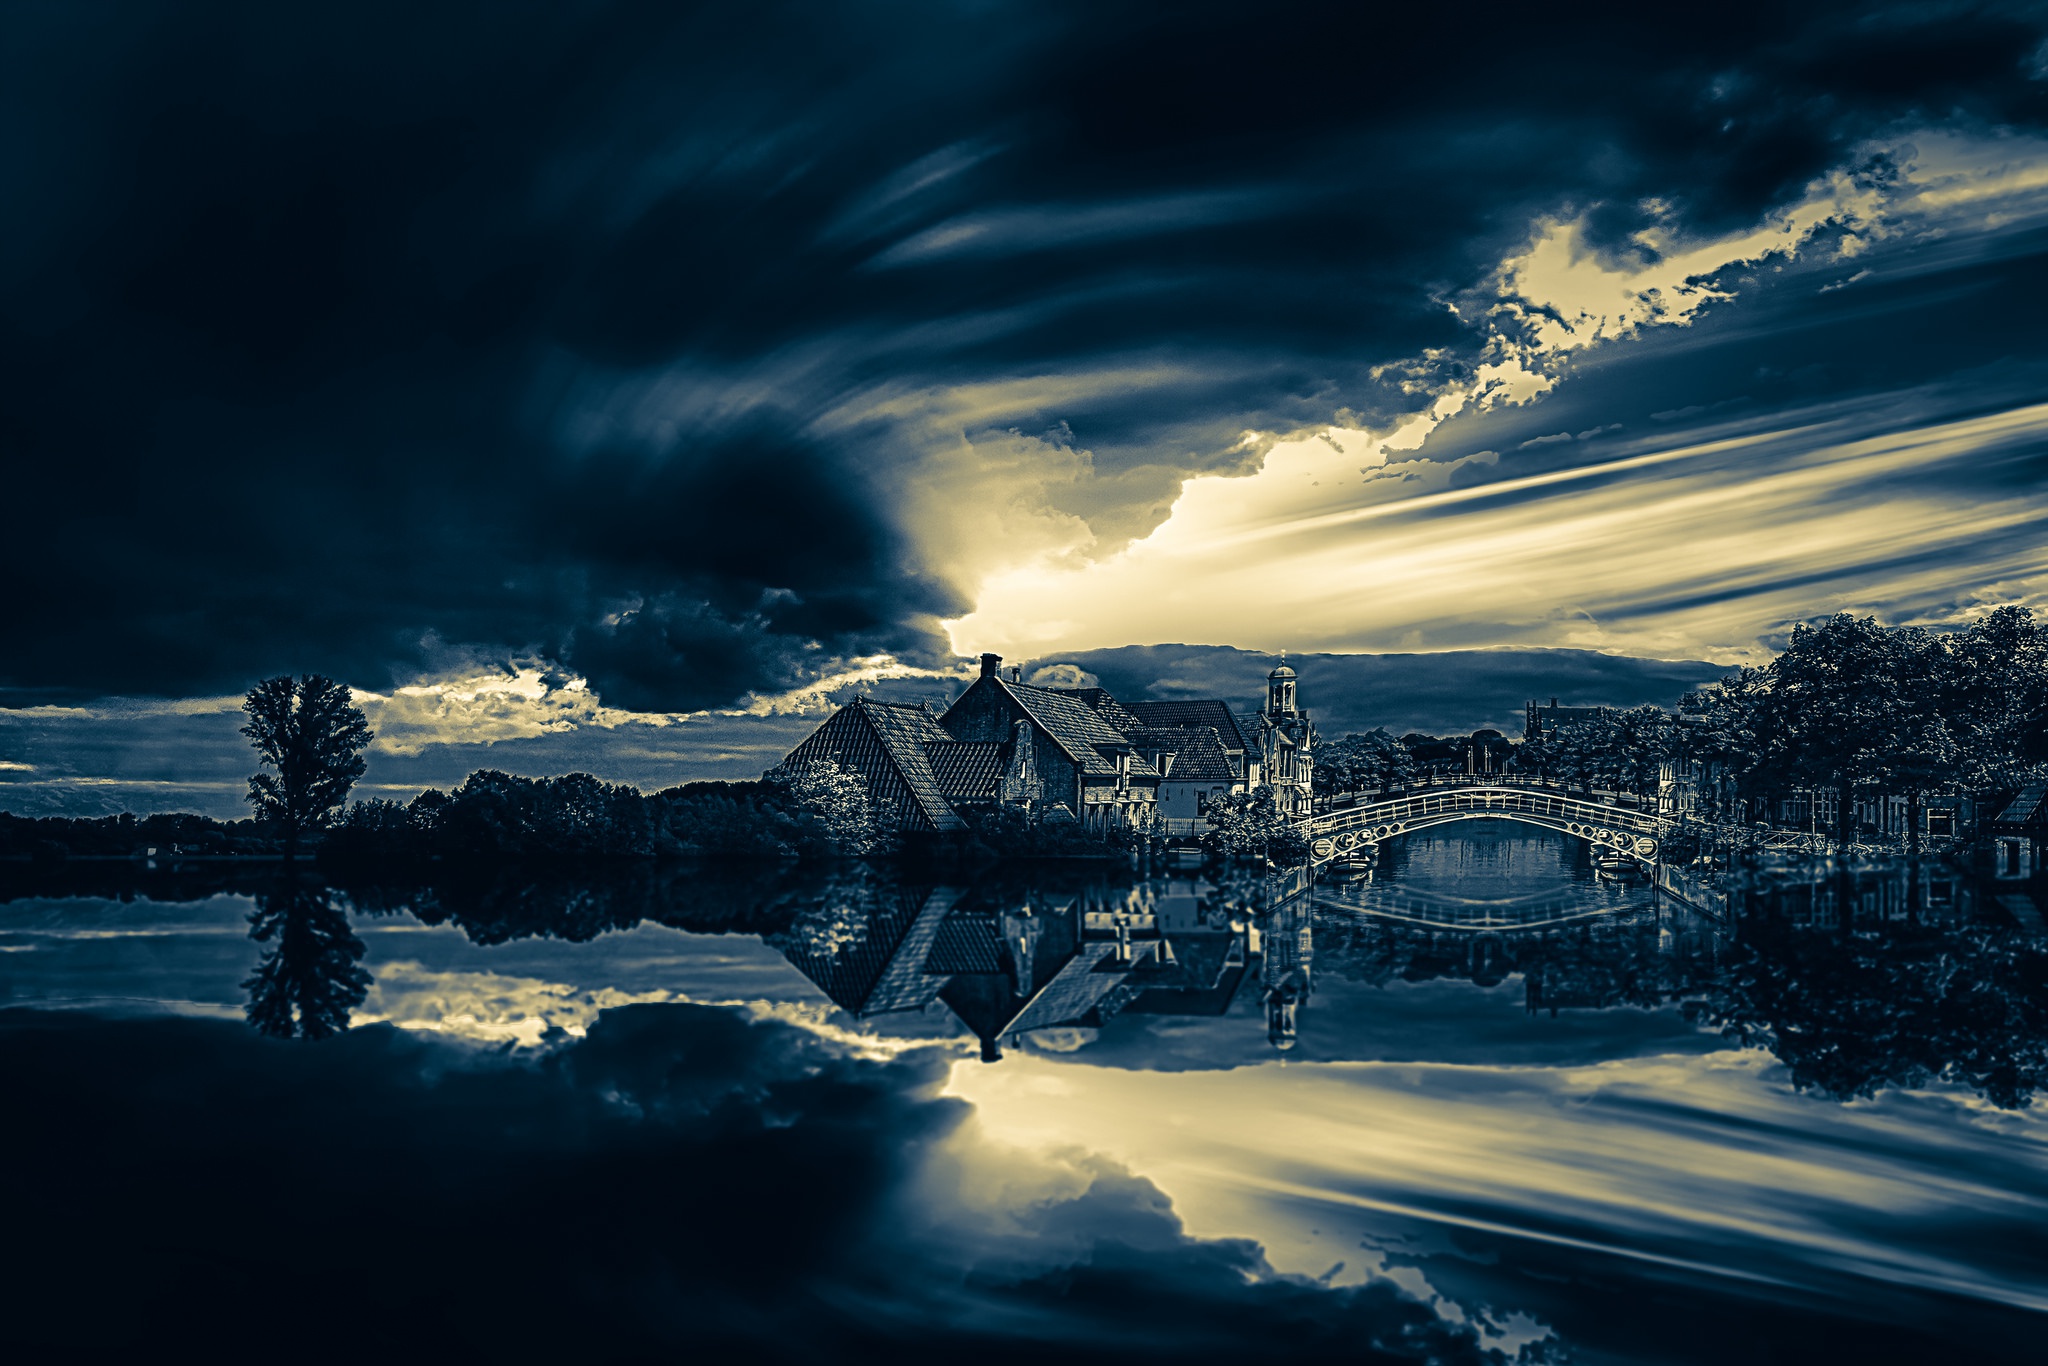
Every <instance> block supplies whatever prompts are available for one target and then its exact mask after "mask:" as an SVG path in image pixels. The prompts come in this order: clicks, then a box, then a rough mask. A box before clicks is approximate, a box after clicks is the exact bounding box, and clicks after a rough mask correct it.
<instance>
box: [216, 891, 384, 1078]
mask: <svg viewBox="0 0 2048 1366" xmlns="http://www.w3.org/2000/svg"><path fill="white" fill-rule="evenodd" d="M249 937H250V938H251V939H253V940H255V941H256V942H257V943H259V944H268V945H270V948H269V950H268V951H267V952H266V953H265V954H264V955H263V960H262V961H261V962H260V963H258V964H257V965H256V970H255V971H254V972H252V973H250V974H249V976H248V978H247V979H246V980H244V981H243V983H242V986H243V988H244V989H245V990H247V991H248V993H249V1003H248V1005H247V1006H246V1007H244V1013H245V1014H247V1015H248V1017H249V1023H250V1024H252V1025H254V1026H256V1028H257V1029H259V1030H261V1031H262V1032H263V1033H265V1034H269V1035H272V1036H274V1037H277V1038H283V1039H289V1038H291V1037H292V1036H293V1035H294V1034H296V1035H297V1036H298V1037H300V1038H303V1039H325V1038H331V1037H332V1036H334V1035H336V1034H339V1033H341V1032H342V1031H343V1030H345V1029H347V1028H348V1022H349V1016H350V1014H351V1012H353V1011H354V1010H355V1008H356V1007H357V1006H359V1005H361V1004H362V1003H363V998H364V997H365V996H366V995H367V994H368V993H369V989H370V974H369V973H368V972H366V971H364V970H363V968H362V965H361V959H362V956H363V941H362V940H360V939H358V938H357V937H356V935H355V931H354V930H353V929H352V928H351V927H350V925H349V922H348V916H347V915H346V914H344V913H343V912H342V911H340V910H338V909H336V907H335V905H334V902H333V901H332V899H331V898H330V897H329V895H328V892H327V889H326V888H325V887H321V886H317V885H315V884H312V883H306V882H301V881H299V880H298V879H296V878H294V877H293V876H291V875H290V874H286V876H285V877H284V879H283V880H282V881H281V882H280V883H279V884H278V885H277V886H276V887H275V888H273V889H272V890H270V891H267V892H261V893H258V894H257V897H256V909H255V910H254V911H252V912H251V913H250V915H249Z"/></svg>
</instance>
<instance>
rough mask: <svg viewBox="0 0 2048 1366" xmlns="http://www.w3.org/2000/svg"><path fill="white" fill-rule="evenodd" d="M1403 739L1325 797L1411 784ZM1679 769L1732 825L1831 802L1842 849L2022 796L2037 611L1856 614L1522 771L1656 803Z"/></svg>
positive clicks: (1528, 746)
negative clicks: (1926, 617)
mask: <svg viewBox="0 0 2048 1366" xmlns="http://www.w3.org/2000/svg"><path fill="white" fill-rule="evenodd" d="M1423 738H1427V737H1423ZM1405 739H1406V737H1404V740H1405ZM1404 740H1396V739H1394V738H1393V737H1391V736H1389V735H1388V734H1387V732H1386V731H1384V730H1376V731H1371V732H1368V733H1365V734H1354V735H1347V736H1344V737H1343V738H1342V739H1340V740H1337V741H1335V742H1333V743H1331V744H1327V745H1325V746H1323V747H1322V749H1321V750H1319V751H1318V752H1317V755H1316V770H1315V776H1316V785H1317V788H1318V790H1319V791H1321V792H1324V793H1326V794H1334V793H1340V792H1354V791H1366V790H1371V789H1375V788H1378V789H1387V788H1397V787H1401V786H1404V785H1405V784H1407V783H1410V782H1413V781H1414V780H1415V779H1416V778H1418V777H1419V776H1421V773H1422V766H1421V764H1420V763H1419V762H1418V761H1417V759H1416V756H1415V754H1414V753H1413V750H1412V747H1411V746H1410V745H1409V744H1407V743H1404ZM1672 760H1677V761H1680V762H1682V763H1686V764H1689V765H1692V766H1694V769H1695V771H1696V772H1697V773H1699V774H1701V775H1702V776H1703V777H1704V778H1706V781H1703V782H1701V783H1700V784H1699V786H1698V789H1697V790H1698V791H1699V794H1700V796H1701V797H1702V799H1703V800H1704V802H1705V803H1706V805H1707V808H1708V814H1710V815H1712V816H1714V817H1716V818H1719V819H1724V820H1743V819H1749V818H1754V817H1755V816H1757V815H1758V814H1759V813H1762V812H1766V811H1768V810H1769V809H1770V807H1771V806H1772V805H1773V804H1775V803H1776V802H1777V801H1779V800H1780V799H1782V798H1786V797H1791V796H1794V795H1797V794H1802V793H1811V792H1814V791H1821V792H1827V793H1831V794H1833V796H1834V806H1835V812H1836V831H1835V833H1836V834H1837V836H1838V837H1839V838H1843V839H1847V838H1850V837H1851V836H1853V834H1854V830H1853V826H1852V822H1853V820H1854V811H1855V805H1856V803H1857V802H1858V801H1859V800H1868V799H1871V798H1875V797H1879V796H1894V797H1902V798H1904V799H1905V801H1906V803H1907V828H1908V829H1909V830H1913V831H1917V830H1918V829H1919V827H1920V823H1921V822H1920V815H1919V809H1920V805H1921V802H1922V800H1923V799H1924V797H1925V796H1926V794H1928V793H1934V792H1962V793H1971V794H1976V795H1980V796H1983V795H1993V794H1999V793H2005V792H2011V791H2013V790H2015V789H2017V788H2019V787H2021V786H2022V785H2024V784H2025V783H2026V782H2028V781H2030V780H2036V779H2039V778H2040V777H2041V776H2043V774H2044V772H2048V635H2044V633H2043V631H2042V629H2041V626H2040V624H2039V623H2038V622H2036V621H2035V619H2034V615H2033V613H2032V612H2031V611H2030V610H2028V609H2027V608H2024V607H2001V608H1998V609H1997V610H1995V611H1993V612H1990V613H1988V614H1986V615H1985V616H1983V617H1981V618H1979V619H1978V620H1977V621H1975V622H1972V623H1971V624H1970V625H1968V626H1967V627H1964V628H1963V629H1961V630H1956V631H1947V632H1943V631H1933V630H1929V629H1927V628H1925V627H1918V626H1884V625H1881V624H1880V623H1879V622H1878V621H1877V620H1876V619H1875V618H1873V617H1857V616H1855V615H1853V614H1850V613H1842V614H1840V615H1837V616H1834V617H1832V618H1829V619H1828V620H1826V621H1824V622H1821V623H1819V624H1817V625H1809V624H1801V625H1798V626H1796V627H1794V628H1793V631H1792V635H1791V638H1790V639H1789V640H1788V641H1787V642H1786V646H1785V649H1784V650H1783V651H1782V652H1781V653H1780V654H1779V655H1777V656H1776V657H1775V658H1774V659H1772V660H1771V661H1770V662H1769V663H1768V664H1764V665H1759V666H1755V667H1743V668H1740V669H1736V670H1734V671H1733V672H1731V673H1729V674H1728V675H1726V676H1725V677H1723V678H1722V679H1721V681H1720V682H1719V683H1718V684H1715V685H1713V686H1710V687H1706V688H1701V689H1699V690H1697V691H1695V692H1691V693H1687V694H1686V695H1685V696H1684V697H1682V698H1680V699H1679V700H1678V705H1677V707H1676V708H1675V709H1674V710H1672V711H1666V710H1664V709H1663V708H1660V707H1656V706H1649V705H1645V706H1639V707H1631V708H1626V709H1614V710H1605V711H1602V712H1601V713H1600V714H1599V715H1597V716H1594V717H1591V718H1586V719H1583V720H1580V721H1578V722H1575V723H1573V724H1569V725H1565V726H1560V727H1558V728H1557V729H1556V730H1554V731H1551V732H1548V733H1545V734H1543V735H1539V736H1531V737H1529V738H1528V739H1525V740H1524V741H1523V742H1522V743H1521V744H1519V745H1516V746H1515V747H1514V750H1513V757H1512V759H1511V760H1510V761H1509V763H1510V767H1511V770H1512V771H1514V772H1516V773H1520V774H1524V775H1528V776H1535V777H1539V778H1542V779H1545V780H1547V781H1550V782H1554V783H1556V784H1558V785H1559V786H1562V787H1566V788H1580V789H1593V788H1600V789H1606V790H1610V791H1614V792H1623V793H1632V794H1635V795H1637V796H1639V797H1642V798H1644V799H1645V800H1654V799H1655V797H1656V795H1657V790H1658V783H1659V778H1660V772H1661V770H1662V768H1663V766H1664V765H1665V763H1666V762H1667V761H1672Z"/></svg>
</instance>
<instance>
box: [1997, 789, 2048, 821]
mask: <svg viewBox="0 0 2048 1366" xmlns="http://www.w3.org/2000/svg"><path fill="white" fill-rule="evenodd" d="M2044 808H2048V783H2028V784H2027V785H2026V786H2025V787H2023V788H2021V789H2020V790H2019V793H2018V794H2017V795H2016V796H2014V797H2013V799H2012V800H2011V801H2009V802H2007V803H2006V804H2005V810H2003V811H2001V812H1999V813H1998V815H1997V817H1996V818H1995V819H1994V821H1993V823H1994V824H1996V825H2028V824H2031V823H2032V822H2034V821H2036V820H2039V819H2042V818H2044V817H2048V809H2044Z"/></svg>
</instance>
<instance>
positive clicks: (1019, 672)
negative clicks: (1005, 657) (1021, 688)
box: [1010, 664, 1024, 683]
mask: <svg viewBox="0 0 2048 1366" xmlns="http://www.w3.org/2000/svg"><path fill="white" fill-rule="evenodd" d="M1010 681H1011V682H1012V683H1022V682H1023V681H1024V666H1023V665H1022V664H1012V665H1011V666H1010Z"/></svg>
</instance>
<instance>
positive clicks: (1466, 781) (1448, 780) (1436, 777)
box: [1316, 773, 1656, 815]
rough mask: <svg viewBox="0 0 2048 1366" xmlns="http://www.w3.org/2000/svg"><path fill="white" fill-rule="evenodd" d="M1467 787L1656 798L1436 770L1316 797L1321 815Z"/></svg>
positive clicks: (1602, 800) (1609, 802)
mask: <svg viewBox="0 0 2048 1366" xmlns="http://www.w3.org/2000/svg"><path fill="white" fill-rule="evenodd" d="M1467 787H1515V788H1524V789H1527V790H1529V791H1533V792H1554V793H1556V794H1558V795H1559V796H1565V797H1571V798H1573V799H1575V800H1578V801H1588V802H1593V803H1595V804H1597V805H1601V806H1618V807H1622V808H1624V809H1629V810H1636V811H1654V809H1655V806H1656V804H1655V802H1654V801H1649V800H1647V799H1645V798H1643V797H1641V796H1639V795H1638V794H1636V793H1633V792H1621V791H1617V790H1615V789H1612V788H1605V787H1593V788H1570V787H1566V786H1564V785H1563V784H1562V783H1555V782H1550V781H1548V780H1546V779H1543V778H1540V777H1537V776H1535V775H1533V774H1523V773H1432V774H1427V775H1425V776H1423V777H1420V778H1417V779H1416V780H1415V781H1413V782H1410V783H1403V784H1402V785H1401V786H1399V787H1390V788H1377V787H1375V788H1363V789H1361V790H1359V791H1356V792H1339V793H1337V794H1335V795H1334V796H1329V797H1319V798H1317V799H1316V811H1317V814H1318V815H1321V814H1324V813H1326V812H1328V813H1334V812H1337V811H1342V810H1345V809H1347V808H1349V807H1353V806H1362V805H1365V804H1368V803H1371V802H1379V801H1388V800H1391V799H1393V798H1396V797H1405V796H1410V795H1413V794H1415V793H1418V792H1431V791H1437V790H1440V789H1445V788H1467Z"/></svg>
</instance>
